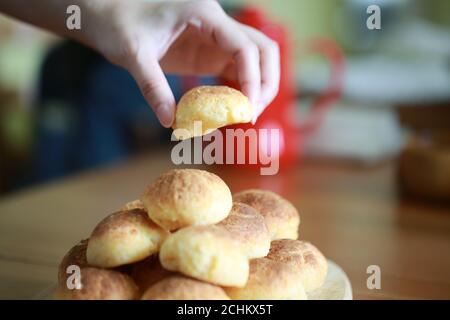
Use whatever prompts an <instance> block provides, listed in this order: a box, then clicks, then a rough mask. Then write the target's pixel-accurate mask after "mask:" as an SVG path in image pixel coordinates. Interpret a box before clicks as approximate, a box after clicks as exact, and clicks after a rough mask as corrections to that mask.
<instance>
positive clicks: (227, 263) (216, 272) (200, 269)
mask: <svg viewBox="0 0 450 320" xmlns="http://www.w3.org/2000/svg"><path fill="white" fill-rule="evenodd" d="M159 259H160V261H161V264H162V266H163V267H164V268H166V269H168V270H171V271H177V272H180V273H182V274H184V275H186V276H189V277H192V278H196V279H199V280H203V281H206V282H210V283H213V284H217V285H221V286H237V287H242V286H244V285H245V283H246V282H247V277H248V258H247V256H246V255H245V253H244V252H243V251H242V249H240V248H239V246H238V245H237V242H235V241H234V240H233V239H232V237H231V235H230V233H228V232H227V231H225V230H224V229H222V228H220V227H217V226H197V227H188V228H184V229H181V230H179V231H177V232H175V233H173V234H171V235H170V236H169V237H168V238H167V240H166V241H165V242H164V243H163V245H162V247H161V251H160V253H159Z"/></svg>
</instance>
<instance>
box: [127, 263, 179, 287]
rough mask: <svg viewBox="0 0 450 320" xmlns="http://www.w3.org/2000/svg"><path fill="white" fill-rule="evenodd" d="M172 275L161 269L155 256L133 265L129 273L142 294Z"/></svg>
mask: <svg viewBox="0 0 450 320" xmlns="http://www.w3.org/2000/svg"><path fill="white" fill-rule="evenodd" d="M172 274H173V272H171V271H169V270H166V269H164V268H163V267H162V265H161V263H160V262H159V257H158V255H157V254H154V255H152V256H150V257H148V258H147V259H145V260H142V261H139V262H137V263H135V264H134V265H133V268H132V271H131V277H132V278H133V280H134V282H135V283H136V284H137V286H138V287H139V289H140V290H141V291H142V292H144V291H145V290H146V289H148V288H149V287H150V286H152V285H153V284H155V283H156V282H158V281H160V280H162V279H164V278H167V277H168V276H170V275H172Z"/></svg>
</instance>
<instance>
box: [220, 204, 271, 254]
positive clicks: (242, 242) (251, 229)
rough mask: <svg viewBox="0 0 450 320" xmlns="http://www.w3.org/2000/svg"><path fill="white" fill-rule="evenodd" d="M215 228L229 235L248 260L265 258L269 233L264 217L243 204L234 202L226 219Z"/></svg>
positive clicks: (268, 247) (268, 245) (268, 246)
mask: <svg viewBox="0 0 450 320" xmlns="http://www.w3.org/2000/svg"><path fill="white" fill-rule="evenodd" d="M217 226H219V227H222V228H224V229H225V230H227V231H228V232H230V233H231V235H232V237H233V239H235V240H236V241H238V242H239V246H240V247H241V248H242V249H243V250H244V251H245V253H246V254H247V257H248V258H249V259H254V258H261V257H265V256H266V255H267V253H268V252H269V249H270V233H269V229H268V228H267V225H266V222H265V221H264V217H263V216H262V215H260V214H259V212H257V211H256V210H255V209H253V208H252V207H250V206H249V205H246V204H244V203H239V202H234V203H233V207H232V208H231V212H230V214H229V215H228V217H227V218H226V219H225V220H223V221H221V222H219V223H218V224H217Z"/></svg>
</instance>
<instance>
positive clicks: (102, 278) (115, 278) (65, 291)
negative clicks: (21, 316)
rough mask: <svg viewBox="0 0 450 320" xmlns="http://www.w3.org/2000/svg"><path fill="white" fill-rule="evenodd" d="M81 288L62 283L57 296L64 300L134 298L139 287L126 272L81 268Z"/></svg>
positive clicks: (137, 293) (137, 294)
mask: <svg viewBox="0 0 450 320" xmlns="http://www.w3.org/2000/svg"><path fill="white" fill-rule="evenodd" d="M80 274H81V278H80V283H81V289H77V288H73V289H69V288H68V287H67V285H65V284H60V285H59V286H58V289H57V291H56V295H55V298H56V299H63V300H133V299H137V298H138V296H139V289H138V287H137V286H136V284H135V283H134V282H133V280H132V279H131V278H130V277H129V276H128V275H126V274H123V273H120V272H117V271H113V270H106V269H98V268H90V267H87V268H83V269H81V272H80Z"/></svg>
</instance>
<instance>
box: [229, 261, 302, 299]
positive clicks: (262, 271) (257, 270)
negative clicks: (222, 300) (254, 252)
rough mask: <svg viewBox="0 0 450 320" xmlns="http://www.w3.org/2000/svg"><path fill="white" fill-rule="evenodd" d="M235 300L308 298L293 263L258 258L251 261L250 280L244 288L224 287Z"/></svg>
mask: <svg viewBox="0 0 450 320" xmlns="http://www.w3.org/2000/svg"><path fill="white" fill-rule="evenodd" d="M224 290H225V292H226V293H227V295H228V296H229V297H230V298H231V299H233V300H307V299H308V298H307V295H306V293H305V289H304V288H303V285H302V283H301V282H300V281H298V273H297V271H296V270H295V268H294V267H293V266H292V265H289V264H285V263H281V262H277V261H273V260H270V259H267V258H258V259H253V260H251V261H250V272H249V276H248V281H247V284H246V285H245V287H243V288H224Z"/></svg>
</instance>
